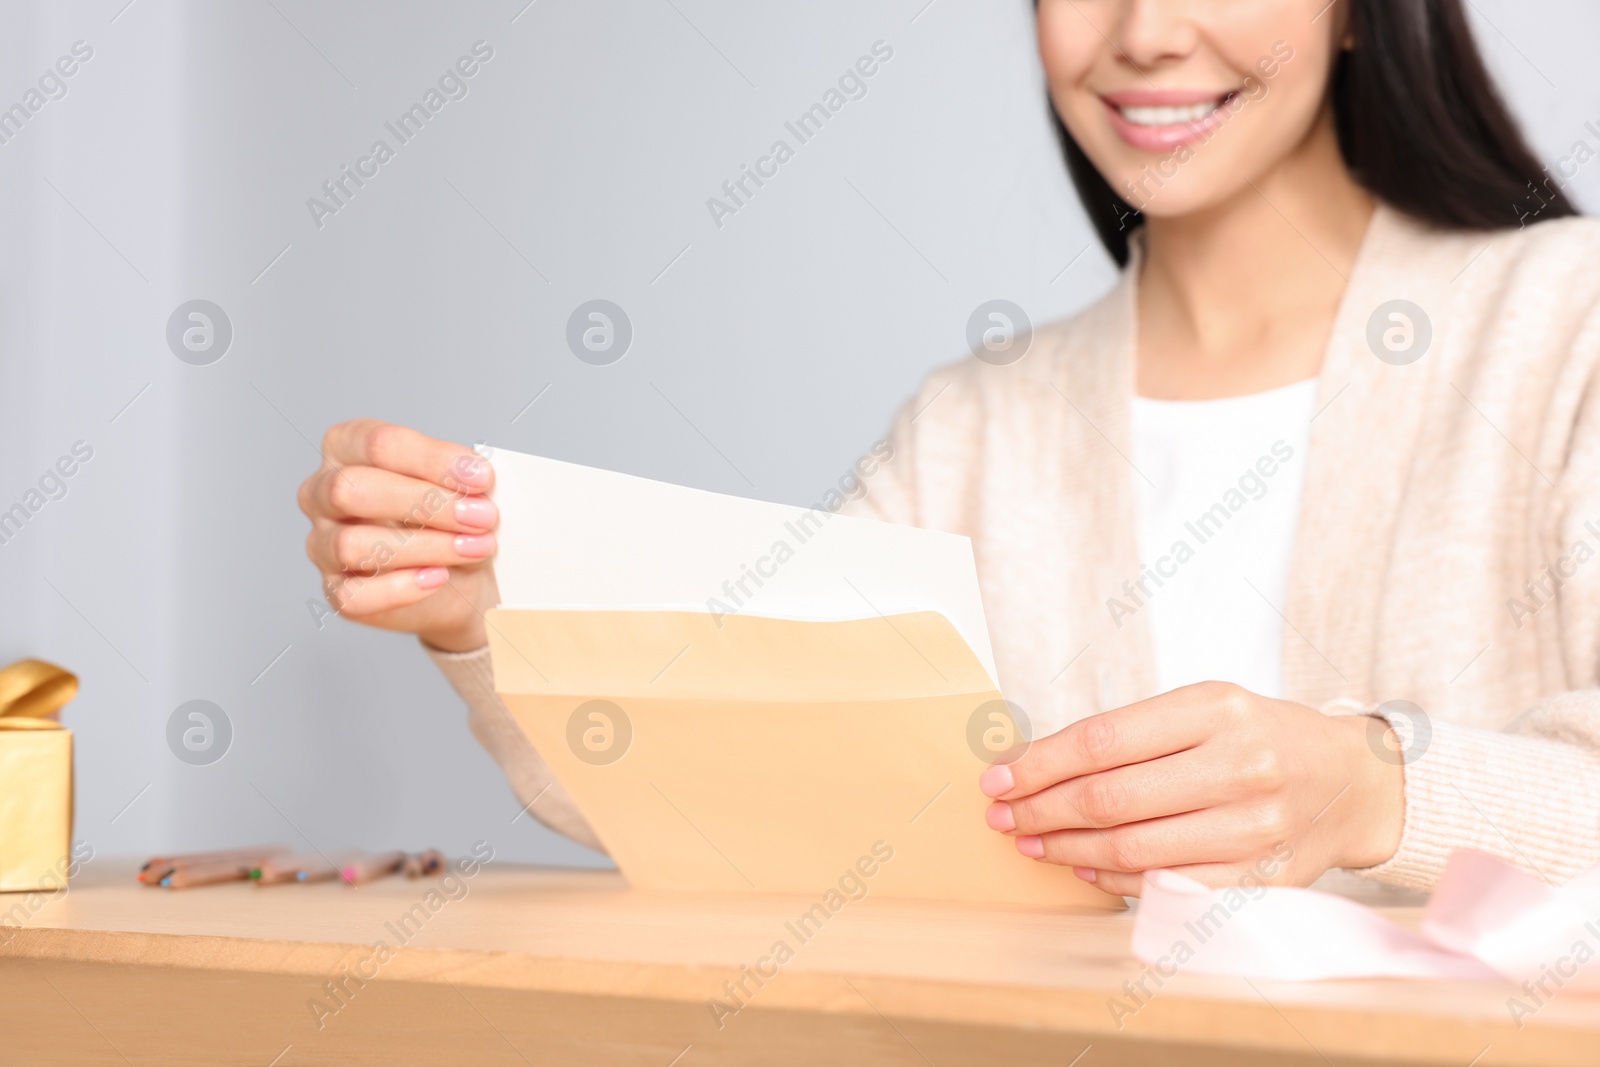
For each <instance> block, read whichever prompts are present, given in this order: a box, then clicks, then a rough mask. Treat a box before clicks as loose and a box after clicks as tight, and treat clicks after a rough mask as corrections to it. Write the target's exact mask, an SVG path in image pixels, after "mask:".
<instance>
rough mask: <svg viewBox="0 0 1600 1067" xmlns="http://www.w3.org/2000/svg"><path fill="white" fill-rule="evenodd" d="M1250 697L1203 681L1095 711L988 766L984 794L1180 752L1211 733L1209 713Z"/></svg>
mask: <svg viewBox="0 0 1600 1067" xmlns="http://www.w3.org/2000/svg"><path fill="white" fill-rule="evenodd" d="M1248 696H1249V694H1247V693H1245V691H1244V690H1242V689H1239V688H1238V687H1237V686H1229V685H1224V684H1222V683H1215V682H1205V683H1202V684H1200V685H1190V686H1184V687H1183V688H1182V689H1174V690H1172V691H1171V692H1170V693H1163V694H1161V695H1160V696H1157V697H1151V698H1150V699H1149V700H1141V701H1139V702H1138V703H1137V704H1129V705H1128V706H1127V707H1123V708H1117V709H1116V710H1114V711H1107V712H1102V713H1101V714H1099V715H1091V716H1089V717H1088V718H1087V719H1080V720H1078V721H1077V722H1075V723H1073V724H1072V725H1070V726H1068V727H1067V728H1066V729H1064V730H1061V731H1060V732H1059V733H1054V734H1051V735H1050V736H1049V737H1044V738H1040V739H1039V740H1038V741H1035V742H1033V743H1032V744H1031V745H1029V746H1028V750H1027V751H1026V752H1024V753H1023V754H1022V755H1021V756H1019V757H1018V758H1017V759H1016V761H1015V762H1013V763H1009V764H1007V763H997V764H995V765H994V766H993V767H990V768H989V769H988V770H987V771H985V772H983V777H982V778H980V779H979V780H978V784H979V787H980V788H982V790H983V791H984V793H985V794H986V795H988V796H991V797H994V798H996V799H1003V800H1010V799H1012V798H1014V797H1021V796H1027V795H1028V794H1030V793H1037V792H1038V791H1039V790H1041V789H1044V788H1046V787H1047V786H1052V785H1054V784H1056V783H1057V782H1062V781H1065V780H1067V779H1068V778H1076V777H1078V776H1079V775H1083V774H1092V773H1094V772H1095V771H1104V770H1110V769H1111V768H1113V767H1121V766H1125V765H1127V764H1130V763H1141V762H1143V761H1145V760H1151V759H1156V758H1157V757H1160V756H1166V755H1169V754H1171V753H1173V752H1181V751H1183V750H1184V749H1186V748H1191V747H1193V746H1194V745H1197V744H1199V743H1200V742H1201V741H1202V740H1204V739H1205V738H1206V737H1207V736H1208V735H1209V733H1210V732H1211V729H1212V724H1211V716H1210V714H1209V713H1211V712H1214V711H1217V710H1219V709H1220V708H1221V707H1222V705H1223V704H1225V703H1227V702H1230V701H1231V702H1238V701H1242V700H1244V699H1247V698H1248Z"/></svg>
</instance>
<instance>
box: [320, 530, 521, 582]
mask: <svg viewBox="0 0 1600 1067" xmlns="http://www.w3.org/2000/svg"><path fill="white" fill-rule="evenodd" d="M494 550H495V536H494V534H492V533H477V534H473V533H462V534H456V533H446V532H445V531H443V530H408V529H398V530H397V529H395V528H394V527H392V526H369V525H365V524H361V523H339V522H327V521H319V522H317V523H314V524H313V525H312V528H311V533H310V534H309V535H308V536H307V537H306V555H308V556H310V557H311V562H313V563H315V564H316V565H317V569H319V570H321V571H323V572H326V573H334V572H338V571H343V572H345V573H347V574H377V573H379V572H381V571H390V570H399V569H401V568H403V567H456V566H460V565H462V564H466V563H477V562H478V561H480V560H483V559H487V558H488V557H489V556H492V555H493V554H494Z"/></svg>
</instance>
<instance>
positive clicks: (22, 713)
mask: <svg viewBox="0 0 1600 1067" xmlns="http://www.w3.org/2000/svg"><path fill="white" fill-rule="evenodd" d="M77 695H78V678H77V675H75V674H73V673H71V672H70V671H65V670H62V669H61V668H60V667H57V666H56V665H55V664H54V663H46V662H45V661H44V660H42V659H22V660H18V661H17V662H15V663H13V664H12V665H11V666H9V667H5V668H0V730H59V729H61V724H60V723H59V722H57V721H56V716H58V715H59V714H60V713H61V709H62V708H64V707H66V706H67V704H68V703H69V702H70V701H71V700H72V698H73V697H75V696H77Z"/></svg>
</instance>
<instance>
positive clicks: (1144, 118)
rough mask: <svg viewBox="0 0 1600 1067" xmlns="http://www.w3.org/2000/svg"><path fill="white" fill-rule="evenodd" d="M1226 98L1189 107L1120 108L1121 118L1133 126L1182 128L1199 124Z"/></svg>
mask: <svg viewBox="0 0 1600 1067" xmlns="http://www.w3.org/2000/svg"><path fill="white" fill-rule="evenodd" d="M1225 99H1227V98H1226V97H1219V98H1218V99H1216V100H1213V101H1211V102H1210V103H1206V104H1194V105H1192V106H1190V107H1122V108H1118V109H1117V110H1118V111H1120V112H1122V117H1123V118H1125V119H1127V120H1128V121H1129V122H1131V123H1133V124H1134V125H1135V126H1183V125H1186V124H1188V123H1191V122H1200V121H1201V120H1203V119H1205V118H1206V117H1208V116H1209V115H1210V114H1211V113H1212V112H1213V111H1215V110H1217V108H1219V107H1221V106H1222V103H1223V101H1224V100H1225Z"/></svg>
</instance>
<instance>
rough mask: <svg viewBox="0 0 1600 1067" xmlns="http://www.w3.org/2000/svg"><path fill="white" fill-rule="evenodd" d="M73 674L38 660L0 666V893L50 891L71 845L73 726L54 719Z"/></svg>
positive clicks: (61, 876) (73, 688)
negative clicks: (69, 726)
mask: <svg viewBox="0 0 1600 1067" xmlns="http://www.w3.org/2000/svg"><path fill="white" fill-rule="evenodd" d="M77 692H78V680H77V678H75V677H73V676H72V675H71V674H69V673H68V672H66V671H64V670H62V669H61V668H60V667H56V666H54V665H52V664H49V663H45V662H44V661H42V660H34V659H30V660H22V661H20V662H18V663H13V664H12V665H11V666H9V667H6V668H5V669H4V670H0V892H20V891H36V890H44V891H47V892H53V891H55V890H57V889H60V888H61V887H62V885H63V884H65V881H66V876H67V875H66V872H67V868H68V865H69V864H70V863H71V855H70V854H71V850H72V731H71V730H68V729H66V728H65V727H63V726H62V725H61V724H60V723H59V722H57V721H56V716H57V715H58V714H59V713H60V711H61V708H62V707H63V706H64V705H66V703H67V702H68V701H70V700H71V699H72V698H73V697H74V696H75V695H76V694H77Z"/></svg>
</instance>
